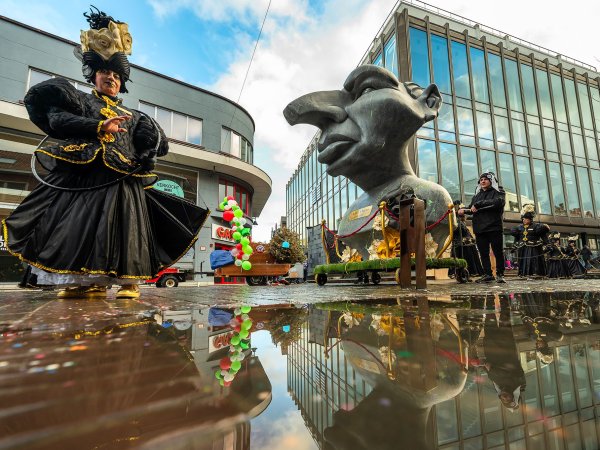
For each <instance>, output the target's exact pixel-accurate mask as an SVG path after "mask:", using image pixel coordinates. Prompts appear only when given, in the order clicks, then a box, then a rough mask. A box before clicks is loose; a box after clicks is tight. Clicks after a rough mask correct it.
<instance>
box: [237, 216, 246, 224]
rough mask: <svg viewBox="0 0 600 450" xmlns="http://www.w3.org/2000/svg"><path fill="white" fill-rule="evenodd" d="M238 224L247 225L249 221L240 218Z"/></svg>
mask: <svg viewBox="0 0 600 450" xmlns="http://www.w3.org/2000/svg"><path fill="white" fill-rule="evenodd" d="M238 222H239V223H240V225H246V222H247V220H246V219H245V218H243V217H240V218H239V219H238Z"/></svg>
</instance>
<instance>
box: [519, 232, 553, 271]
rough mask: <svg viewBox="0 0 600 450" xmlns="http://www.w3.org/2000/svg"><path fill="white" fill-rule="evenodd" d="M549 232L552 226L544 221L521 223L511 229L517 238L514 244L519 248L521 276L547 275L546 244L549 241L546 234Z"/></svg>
mask: <svg viewBox="0 0 600 450" xmlns="http://www.w3.org/2000/svg"><path fill="white" fill-rule="evenodd" d="M549 232H550V228H548V225H545V224H543V223H534V224H531V225H527V226H526V225H523V224H521V225H519V226H518V227H515V228H513V229H512V230H511V234H512V235H513V236H514V237H515V238H516V239H515V245H514V246H515V248H516V249H517V257H518V259H519V275H520V276H522V277H527V276H533V275H538V276H545V275H546V273H547V270H546V260H545V259H544V246H545V244H546V243H547V242H548V241H547V237H546V236H547V235H548V233H549Z"/></svg>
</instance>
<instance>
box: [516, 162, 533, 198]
mask: <svg viewBox="0 0 600 450" xmlns="http://www.w3.org/2000/svg"><path fill="white" fill-rule="evenodd" d="M517 173H518V174H519V193H520V194H521V207H523V205H525V204H527V203H531V204H534V201H535V199H534V196H533V185H532V184H531V169H530V168H529V158H526V157H524V156H517Z"/></svg>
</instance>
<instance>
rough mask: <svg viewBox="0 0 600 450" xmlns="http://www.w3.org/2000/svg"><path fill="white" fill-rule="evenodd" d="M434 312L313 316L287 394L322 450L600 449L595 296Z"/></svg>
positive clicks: (402, 308) (293, 348)
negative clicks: (403, 449) (418, 449)
mask: <svg viewBox="0 0 600 450" xmlns="http://www.w3.org/2000/svg"><path fill="white" fill-rule="evenodd" d="M430 299H431V298H430ZM434 300H437V301H434V302H429V303H428V302H427V301H425V300H424V299H419V300H418V301H417V302H416V303H417V304H416V305H409V304H406V303H404V304H397V305H379V306H376V305H372V304H371V305H357V304H346V303H344V304H329V305H319V306H317V307H314V308H312V309H311V310H310V313H309V319H308V324H307V325H306V327H305V328H304V330H303V333H302V334H301V337H300V339H299V340H298V341H296V342H294V343H291V344H290V345H289V347H288V389H289V391H290V395H291V396H292V398H293V399H294V401H295V402H296V404H297V405H298V407H299V409H300V411H301V413H302V415H303V417H304V419H305V422H306V424H307V427H308V428H309V429H310V431H311V433H312V435H313V438H314V439H315V441H316V442H317V443H318V444H319V446H320V447H321V448H325V449H360V448H369V449H372V448H373V449H375V448H377V449H397V448H440V449H457V450H458V449H480V448H486V449H496V448H498V449H532V448H540V449H562V448H573V449H581V448H585V449H597V448H599V442H600V440H599V437H598V433H599V429H600V426H599V425H598V421H599V419H598V416H599V411H600V325H599V324H598V323H599V322H600V320H599V319H600V317H599V314H598V303H599V300H600V297H599V296H598V294H594V295H592V294H579V293H560V294H559V293H556V294H554V293H551V294H550V293H541V294H531V293H528V294H515V295H508V296H497V295H496V296H493V295H489V296H479V297H469V298H466V297H464V298H463V297H453V298H451V299H450V298H447V299H444V298H438V299H434ZM444 300H446V301H447V300H452V304H450V303H444ZM456 302H462V305H463V306H466V307H464V308H463V307H458V306H460V303H459V305H457V304H456ZM390 348H391V349H392V351H391V352H390V351H389V349H390ZM595 408H596V409H597V411H596V412H595Z"/></svg>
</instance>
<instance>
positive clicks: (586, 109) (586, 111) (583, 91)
mask: <svg viewBox="0 0 600 450" xmlns="http://www.w3.org/2000/svg"><path fill="white" fill-rule="evenodd" d="M577 93H578V94H579V104H580V105H581V116H582V117H583V126H584V128H587V129H588V130H591V129H593V128H594V126H593V124H592V108H591V107H590V95H589V93H588V90H587V86H586V85H585V84H583V83H577Z"/></svg>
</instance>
